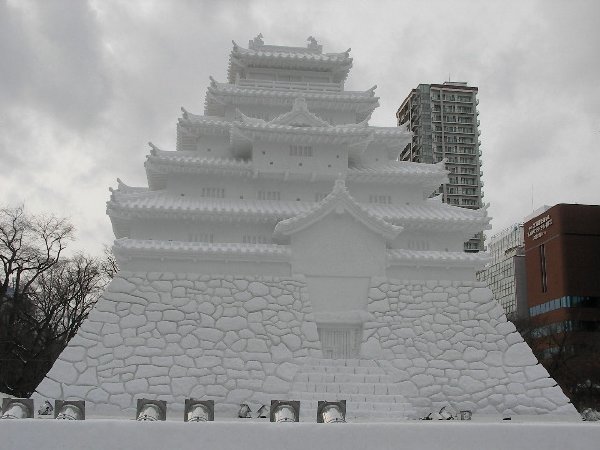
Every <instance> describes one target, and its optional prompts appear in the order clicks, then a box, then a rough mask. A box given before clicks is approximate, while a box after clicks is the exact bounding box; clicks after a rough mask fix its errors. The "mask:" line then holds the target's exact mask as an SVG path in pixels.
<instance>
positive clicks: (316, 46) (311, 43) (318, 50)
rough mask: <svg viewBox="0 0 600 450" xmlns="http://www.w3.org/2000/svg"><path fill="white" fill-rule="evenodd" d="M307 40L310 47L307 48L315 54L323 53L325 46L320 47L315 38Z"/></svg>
mask: <svg viewBox="0 0 600 450" xmlns="http://www.w3.org/2000/svg"><path fill="white" fill-rule="evenodd" d="M306 40H307V41H308V45H307V46H306V48H307V49H309V50H312V51H314V52H315V53H323V46H322V45H319V43H318V42H317V40H316V39H315V38H314V37H312V36H309V37H308V38H306Z"/></svg>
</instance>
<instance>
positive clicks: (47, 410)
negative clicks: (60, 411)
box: [38, 400, 54, 416]
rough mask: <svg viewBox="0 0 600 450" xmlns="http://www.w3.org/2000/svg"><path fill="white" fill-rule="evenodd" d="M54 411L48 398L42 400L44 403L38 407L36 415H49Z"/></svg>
mask: <svg viewBox="0 0 600 450" xmlns="http://www.w3.org/2000/svg"><path fill="white" fill-rule="evenodd" d="M52 411H54V406H52V403H50V402H49V401H48V400H45V401H44V405H43V406H42V407H41V408H40V409H38V416H50V415H52Z"/></svg>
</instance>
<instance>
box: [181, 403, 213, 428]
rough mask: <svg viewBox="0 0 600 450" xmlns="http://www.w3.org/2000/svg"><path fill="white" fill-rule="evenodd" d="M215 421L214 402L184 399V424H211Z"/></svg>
mask: <svg viewBox="0 0 600 450" xmlns="http://www.w3.org/2000/svg"><path fill="white" fill-rule="evenodd" d="M213 420H215V401H214V400H196V399H194V398H186V399H185V412H184V415H183V421H184V422H212V421H213Z"/></svg>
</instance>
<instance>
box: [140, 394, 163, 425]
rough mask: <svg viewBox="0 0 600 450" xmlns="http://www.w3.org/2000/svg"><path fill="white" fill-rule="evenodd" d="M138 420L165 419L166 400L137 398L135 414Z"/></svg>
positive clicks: (153, 420)
mask: <svg viewBox="0 0 600 450" xmlns="http://www.w3.org/2000/svg"><path fill="white" fill-rule="evenodd" d="M135 417H136V419H135V420H137V421H138V422H156V421H161V420H166V418H167V402H166V401H164V400H149V399H147V398H139V399H138V401H137V412H136V415H135Z"/></svg>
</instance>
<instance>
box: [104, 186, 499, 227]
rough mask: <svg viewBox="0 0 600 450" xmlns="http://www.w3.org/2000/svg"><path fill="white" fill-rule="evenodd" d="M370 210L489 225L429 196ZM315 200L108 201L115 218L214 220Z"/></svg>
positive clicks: (428, 223) (393, 216)
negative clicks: (408, 202)
mask: <svg viewBox="0 0 600 450" xmlns="http://www.w3.org/2000/svg"><path fill="white" fill-rule="evenodd" d="M359 205H360V206H361V207H362V208H364V209H365V210H367V211H368V212H369V213H371V214H373V215H375V216H377V217H379V218H381V219H383V220H385V221H386V222H390V223H392V224H394V225H400V226H403V227H405V228H424V229H440V230H449V231H451V230H460V231H469V232H470V231H472V232H473V234H475V233H476V232H479V231H481V230H483V229H488V228H489V222H490V220H491V219H490V218H489V217H487V215H486V211H485V210H484V209H481V210H471V209H466V208H458V207H454V206H450V205H447V204H445V203H441V202H440V201H438V200H436V199H429V200H427V201H425V202H424V203H423V204H421V205H382V204H374V203H359ZM314 206H315V203H314V202H294V201H274V200H245V199H244V200H237V199H217V198H192V197H186V196H183V197H181V196H174V195H173V194H169V193H167V192H165V191H149V190H145V191H136V192H132V193H125V192H120V191H113V194H112V196H111V199H110V201H109V202H108V203H107V209H108V213H109V215H110V216H111V217H157V216H167V217H190V218H195V217H199V216H203V217H206V218H207V219H212V220H218V221H221V220H240V219H242V218H243V220H255V221H275V222H277V221H280V220H283V219H288V218H291V217H294V216H297V215H299V214H302V213H306V212H308V211H309V210H310V209H312V208H313V207H314Z"/></svg>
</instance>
